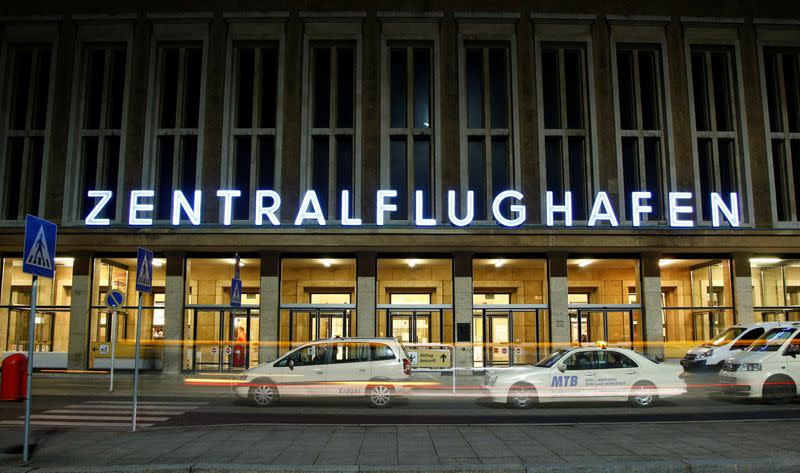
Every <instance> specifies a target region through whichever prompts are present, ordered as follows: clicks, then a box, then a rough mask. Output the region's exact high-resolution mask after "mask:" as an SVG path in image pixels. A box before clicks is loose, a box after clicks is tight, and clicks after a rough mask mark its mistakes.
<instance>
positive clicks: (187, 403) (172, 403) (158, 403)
mask: <svg viewBox="0 0 800 473" xmlns="http://www.w3.org/2000/svg"><path fill="white" fill-rule="evenodd" d="M130 403H131V401H84V404H125V405H130ZM206 404H208V403H207V402H191V401H139V405H140V406H148V405H153V406H165V405H169V406H192V407H200V406H204V405H206Z"/></svg>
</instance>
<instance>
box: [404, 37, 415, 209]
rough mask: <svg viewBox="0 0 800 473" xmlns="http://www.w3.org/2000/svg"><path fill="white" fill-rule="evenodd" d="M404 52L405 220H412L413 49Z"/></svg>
mask: <svg viewBox="0 0 800 473" xmlns="http://www.w3.org/2000/svg"><path fill="white" fill-rule="evenodd" d="M405 50H406V129H405V138H406V196H405V197H406V218H407V219H408V220H412V219H413V215H414V211H415V208H414V206H413V202H414V199H413V198H412V196H413V195H414V191H416V188H415V186H416V183H415V182H414V105H415V104H414V87H413V84H414V49H413V48H411V47H407V48H405Z"/></svg>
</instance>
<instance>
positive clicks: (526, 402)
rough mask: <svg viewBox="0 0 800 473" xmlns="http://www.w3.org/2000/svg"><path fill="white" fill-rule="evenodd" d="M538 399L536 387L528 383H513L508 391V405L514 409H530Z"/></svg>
mask: <svg viewBox="0 0 800 473" xmlns="http://www.w3.org/2000/svg"><path fill="white" fill-rule="evenodd" d="M538 400H539V397H538V396H537V394H536V388H534V387H533V386H531V385H530V384H515V385H513V386H511V389H509V391H508V405H509V407H512V408H514V409H530V408H531V407H533V406H535V405H536V402H537V401H538Z"/></svg>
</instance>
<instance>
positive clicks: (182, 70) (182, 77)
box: [175, 47, 187, 128]
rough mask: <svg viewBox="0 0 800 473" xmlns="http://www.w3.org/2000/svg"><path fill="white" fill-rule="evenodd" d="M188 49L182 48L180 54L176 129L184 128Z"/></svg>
mask: <svg viewBox="0 0 800 473" xmlns="http://www.w3.org/2000/svg"><path fill="white" fill-rule="evenodd" d="M186 56H187V54H186V48H185V47H181V48H180V50H179V53H178V87H176V90H177V92H176V95H177V97H175V99H176V104H175V105H176V106H175V128H183V125H184V124H183V120H182V116H181V115H182V114H183V113H182V112H183V101H184V99H185V98H186V93H185V90H184V87H185V86H186V61H187V57H186Z"/></svg>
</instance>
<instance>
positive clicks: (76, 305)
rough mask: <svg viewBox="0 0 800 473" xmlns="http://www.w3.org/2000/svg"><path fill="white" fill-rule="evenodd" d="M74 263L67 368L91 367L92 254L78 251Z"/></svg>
mask: <svg viewBox="0 0 800 473" xmlns="http://www.w3.org/2000/svg"><path fill="white" fill-rule="evenodd" d="M72 256H73V258H74V262H73V263H72V296H71V298H70V308H69V343H68V345H67V346H68V348H67V368H68V369H71V370H85V369H86V368H88V367H89V314H90V313H91V309H90V306H91V301H92V254H91V253H86V252H76V253H74V254H73V255H72Z"/></svg>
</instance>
